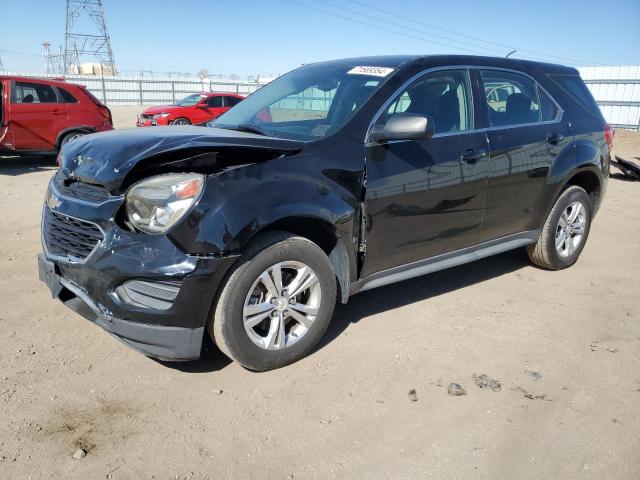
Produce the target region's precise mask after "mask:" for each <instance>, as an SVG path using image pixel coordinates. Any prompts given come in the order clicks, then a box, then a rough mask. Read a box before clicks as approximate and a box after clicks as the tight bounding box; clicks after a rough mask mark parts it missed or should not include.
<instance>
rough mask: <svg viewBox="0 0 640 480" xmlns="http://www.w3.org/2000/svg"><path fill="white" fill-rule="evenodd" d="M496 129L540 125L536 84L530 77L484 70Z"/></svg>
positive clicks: (483, 79) (483, 73) (491, 114)
mask: <svg viewBox="0 0 640 480" xmlns="http://www.w3.org/2000/svg"><path fill="white" fill-rule="evenodd" d="M481 75H482V82H483V83H484V93H485V95H486V97H487V106H488V107H489V124H490V125H491V126H492V127H500V126H508V125H522V124H527V123H535V122H538V121H540V104H539V100H538V92H537V88H536V84H535V82H534V81H533V80H531V79H530V78H529V77H526V76H524V75H519V74H517V73H511V72H503V71H500V70H482V71H481Z"/></svg>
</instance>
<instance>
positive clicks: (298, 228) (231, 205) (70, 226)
mask: <svg viewBox="0 0 640 480" xmlns="http://www.w3.org/2000/svg"><path fill="white" fill-rule="evenodd" d="M209 127H210V128H200V127H190V126H180V127H158V128H149V129H136V130H122V131H113V132H106V133H100V134H95V135H90V136H87V137H84V138H81V139H77V140H75V141H74V142H70V143H69V144H68V145H66V146H65V148H64V150H63V151H62V153H61V157H60V170H59V171H58V173H57V174H56V175H55V176H54V177H53V178H52V180H51V182H50V184H49V187H48V191H47V195H46V204H45V205H44V209H43V217H42V242H43V247H44V253H43V254H42V255H40V257H39V262H38V263H39V273H40V277H41V279H42V280H43V281H45V282H46V283H47V285H48V286H49V288H50V289H51V292H52V294H53V295H54V296H55V297H58V298H60V299H61V300H63V301H64V302H65V303H67V304H68V305H69V306H71V307H73V308H74V309H76V310H77V311H79V312H82V313H83V314H84V315H85V316H86V317H88V318H90V319H91V320H92V321H93V322H95V323H97V324H98V325H100V326H101V327H102V328H104V329H105V330H107V331H108V332H110V333H111V334H113V335H114V336H116V337H117V338H119V339H120V340H122V341H124V342H126V343H127V344H129V345H130V346H132V347H134V348H136V349H138V350H140V351H141V352H143V353H144V354H146V355H149V356H153V357H156V358H159V359H165V360H190V359H196V358H198V357H199V356H200V352H201V348H202V343H203V336H204V335H205V330H206V331H207V332H208V334H209V335H210V336H211V338H212V339H213V340H214V342H215V343H216V344H217V346H218V347H219V348H220V349H221V350H222V351H223V352H224V353H225V354H227V355H228V356H229V357H231V358H232V359H234V360H235V361H237V362H239V363H240V364H242V365H244V366H245V367H247V368H249V369H253V370H267V369H271V368H276V367H280V366H283V365H286V364H288V363H291V362H293V361H295V360H297V359H300V358H301V357H303V356H304V355H306V354H308V353H309V352H310V351H311V350H312V349H313V348H314V346H315V345H316V344H317V343H318V341H319V340H320V338H321V337H322V336H323V334H324V332H325V330H326V328H327V326H328V324H329V322H330V320H331V317H332V313H333V309H334V306H335V303H336V300H340V301H342V302H347V300H348V298H349V296H350V295H353V294H355V293H357V292H360V291H363V290H367V289H371V288H375V287H380V286H383V285H386V284H389V283H392V282H397V281H400V280H405V279H408V278H412V277H415V276H418V275H423V274H426V273H429V272H433V271H435V270H440V269H444V268H447V267H451V266H454V265H459V264H462V263H465V262H470V261H473V260H476V259H479V258H482V257H485V256H488V255H493V254H496V253H499V252H503V251H505V250H509V249H514V248H518V247H525V246H526V247H527V249H528V252H529V256H530V257H531V260H532V261H533V262H534V263H536V264H537V265H540V266H543V267H545V268H548V269H552V270H557V269H561V268H565V267H568V266H570V265H572V264H573V263H574V262H576V260H577V259H578V256H579V255H580V253H581V251H582V249H583V248H584V246H585V243H586V241H587V237H588V235H589V228H590V224H591V220H592V218H593V216H594V214H595V212H596V210H597V208H598V206H599V204H600V202H601V200H602V197H603V195H604V191H605V188H606V179H607V176H608V169H609V160H610V153H609V151H610V142H611V137H612V132H611V130H610V128H609V127H608V126H607V125H606V123H605V121H604V120H603V118H602V115H601V114H600V111H599V109H598V107H597V106H596V104H595V102H594V101H593V98H592V97H591V95H590V93H589V91H588V90H587V89H586V87H585V85H584V83H583V82H582V81H581V79H580V77H579V75H578V72H577V71H576V70H574V69H572V68H567V67H563V66H558V65H550V64H543V63H535V62H528V61H521V60H513V59H498V58H488V57H471V56H419V57H410V56H393V57H371V58H359V59H350V60H339V61H332V62H326V63H319V64H313V65H307V66H304V67H301V68H299V69H297V70H294V71H293V72H291V73H289V74H287V75H284V76H282V77H280V78H278V79H277V80H275V81H273V82H272V83H270V84H269V85H267V86H265V87H264V88H262V89H260V90H259V91H257V92H256V93H254V94H253V95H251V96H250V97H249V98H247V99H246V100H245V101H243V102H241V103H240V104H238V105H237V106H235V107H234V108H233V109H231V110H230V111H229V112H227V113H225V114H224V115H222V116H221V117H220V118H218V119H217V120H215V121H214V122H213V123H212V124H210V125H209Z"/></svg>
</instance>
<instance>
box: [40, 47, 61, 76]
mask: <svg viewBox="0 0 640 480" xmlns="http://www.w3.org/2000/svg"><path fill="white" fill-rule="evenodd" d="M42 47H43V48H44V54H43V56H44V73H47V74H49V73H59V74H62V75H64V53H62V47H60V52H59V53H57V54H53V53H51V50H50V48H49V47H51V44H50V43H49V42H43V43H42Z"/></svg>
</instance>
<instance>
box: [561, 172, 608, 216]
mask: <svg viewBox="0 0 640 480" xmlns="http://www.w3.org/2000/svg"><path fill="white" fill-rule="evenodd" d="M573 185H575V186H578V187H581V188H582V189H584V191H585V192H587V194H588V195H589V198H590V199H591V204H592V207H593V209H594V211H595V210H597V208H598V204H599V202H600V193H601V191H602V184H601V181H600V178H599V177H598V175H597V174H596V173H595V172H593V171H592V170H582V171H579V172H576V173H574V174H573V175H572V176H571V177H570V178H569V180H567V182H566V183H565V185H564V187H563V188H562V191H564V190H566V189H567V188H569V187H570V186H573ZM559 196H560V194H558V197H559Z"/></svg>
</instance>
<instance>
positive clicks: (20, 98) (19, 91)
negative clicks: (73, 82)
mask: <svg viewBox="0 0 640 480" xmlns="http://www.w3.org/2000/svg"><path fill="white" fill-rule="evenodd" d="M57 101H58V97H57V96H56V92H55V91H54V90H53V88H52V87H51V86H50V85H43V84H40V83H31V82H15V93H14V98H13V103H56V102H57Z"/></svg>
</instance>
